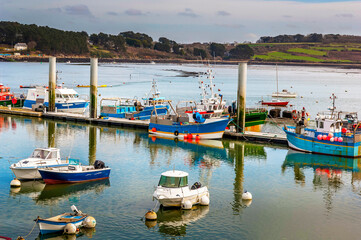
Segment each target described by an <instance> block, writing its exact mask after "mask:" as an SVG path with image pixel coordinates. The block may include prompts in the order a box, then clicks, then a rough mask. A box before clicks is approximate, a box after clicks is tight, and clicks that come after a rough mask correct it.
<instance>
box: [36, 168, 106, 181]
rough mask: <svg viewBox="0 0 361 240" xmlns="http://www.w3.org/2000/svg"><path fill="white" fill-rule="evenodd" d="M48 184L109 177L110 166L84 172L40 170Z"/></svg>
mask: <svg viewBox="0 0 361 240" xmlns="http://www.w3.org/2000/svg"><path fill="white" fill-rule="evenodd" d="M39 172H40V175H41V177H42V178H43V181H44V182H45V183H46V184H59V183H78V182H90V181H97V180H102V179H107V178H109V174H110V168H105V169H97V170H91V171H84V172H66V171H62V172H60V171H55V170H45V169H40V170H39Z"/></svg>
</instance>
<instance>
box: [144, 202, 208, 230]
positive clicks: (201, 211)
mask: <svg viewBox="0 0 361 240" xmlns="http://www.w3.org/2000/svg"><path fill="white" fill-rule="evenodd" d="M208 212H209V206H200V205H195V206H193V207H192V209H191V210H183V209H180V208H163V207H160V208H159V210H158V211H157V217H158V218H157V220H156V221H146V222H145V225H146V226H147V227H148V228H152V227H155V226H156V225H157V224H158V231H159V232H160V233H162V234H164V235H168V236H174V237H175V236H185V235H186V232H187V231H186V230H187V225H189V224H191V223H193V222H196V221H198V220H199V219H201V218H203V217H205V216H206V215H207V213H208Z"/></svg>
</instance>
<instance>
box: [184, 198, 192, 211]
mask: <svg viewBox="0 0 361 240" xmlns="http://www.w3.org/2000/svg"><path fill="white" fill-rule="evenodd" d="M182 208H183V209H185V210H190V209H192V203H191V201H189V200H187V201H185V202H183V203H182Z"/></svg>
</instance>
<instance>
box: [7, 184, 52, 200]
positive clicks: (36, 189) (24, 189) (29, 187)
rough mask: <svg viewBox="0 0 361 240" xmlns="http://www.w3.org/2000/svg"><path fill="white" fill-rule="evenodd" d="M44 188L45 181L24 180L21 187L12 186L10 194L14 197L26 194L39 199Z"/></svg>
mask: <svg viewBox="0 0 361 240" xmlns="http://www.w3.org/2000/svg"><path fill="white" fill-rule="evenodd" d="M44 188H45V183H44V182H43V181H23V182H21V186H20V187H16V188H14V187H12V188H10V195H11V196H13V197H16V196H20V195H26V196H28V197H30V198H32V199H37V198H38V197H39V195H40V192H41V191H42V190H43V189H44Z"/></svg>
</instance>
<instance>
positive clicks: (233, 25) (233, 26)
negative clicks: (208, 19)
mask: <svg viewBox="0 0 361 240" xmlns="http://www.w3.org/2000/svg"><path fill="white" fill-rule="evenodd" d="M216 25H217V26H219V27H225V28H244V27H245V26H244V25H242V24H216Z"/></svg>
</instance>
